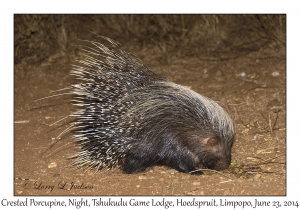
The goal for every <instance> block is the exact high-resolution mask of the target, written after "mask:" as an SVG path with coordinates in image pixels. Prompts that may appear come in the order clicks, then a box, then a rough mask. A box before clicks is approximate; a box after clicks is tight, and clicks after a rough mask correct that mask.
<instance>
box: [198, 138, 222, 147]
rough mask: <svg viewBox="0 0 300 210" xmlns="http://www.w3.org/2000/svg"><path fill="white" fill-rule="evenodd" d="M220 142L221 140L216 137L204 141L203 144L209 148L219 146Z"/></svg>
mask: <svg viewBox="0 0 300 210" xmlns="http://www.w3.org/2000/svg"><path fill="white" fill-rule="evenodd" d="M218 142H219V140H218V139H217V138H216V137H208V138H205V139H204V140H203V141H202V144H203V145H205V146H207V147H213V146H215V145H217V144H218Z"/></svg>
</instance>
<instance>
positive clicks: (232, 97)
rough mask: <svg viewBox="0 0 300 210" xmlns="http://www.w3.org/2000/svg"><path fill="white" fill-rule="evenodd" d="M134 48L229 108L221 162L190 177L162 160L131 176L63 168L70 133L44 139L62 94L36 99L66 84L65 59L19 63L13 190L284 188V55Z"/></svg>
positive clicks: (55, 128) (61, 107)
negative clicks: (227, 161) (222, 55)
mask: <svg viewBox="0 0 300 210" xmlns="http://www.w3.org/2000/svg"><path fill="white" fill-rule="evenodd" d="M133 53H134V52H133ZM136 55H137V56H138V57H141V58H142V59H143V60H144V61H146V62H147V63H148V64H151V66H152V68H153V69H154V70H155V71H156V72H157V73H158V74H160V75H164V76H165V77H167V78H168V79H170V80H171V81H173V82H176V83H179V84H182V85H185V86H188V87H190V88H191V89H193V90H195V91H196V92H198V93H200V94H202V95H204V96H207V97H210V98H212V99H213V100H215V101H217V102H218V103H219V104H220V105H221V106H222V107H224V108H225V109H226V110H227V111H228V112H229V113H230V115H231V116H232V118H233V119H234V122H235V125H236V137H235V141H234V145H233V149H232V162H231V166H230V167H229V169H228V170H225V171H222V174H219V173H213V172H208V171H204V175H202V176H193V175H190V174H184V173H180V172H178V171H176V170H173V169H171V168H168V167H164V166H155V167H153V168H151V169H149V170H148V171H146V172H144V173H138V174H132V175H128V174H124V173H123V172H122V171H120V170H119V169H113V170H108V171H101V172H99V173H96V174H95V173H94V172H93V171H88V172H85V171H82V170H79V169H73V168H69V167H66V166H68V163H69V160H68V159H67V158H68V157H70V156H71V155H72V154H74V153H75V152H76V148H75V146H74V145H73V144H71V143H70V142H71V136H70V135H69V136H67V137H66V138H64V139H63V140H62V141H61V142H58V143H55V144H54V146H53V147H51V148H50V145H51V143H53V141H54V140H55V138H56V137H57V136H58V135H59V134H60V133H61V132H62V131H63V130H65V129H66V128H67V122H68V120H66V119H63V120H62V121H60V122H59V123H56V124H55V125H51V124H52V123H54V122H56V121H58V120H60V119H62V118H63V117H66V116H67V115H68V114H69V113H70V112H71V111H72V110H73V107H72V105H71V103H70V102H69V99H70V97H69V96H67V95H66V96H62V97H55V98H51V99H46V100H42V101H36V100H37V99H39V98H43V97H46V96H49V95H51V94H53V93H52V91H54V90H58V89H61V88H64V87H68V86H69V85H70V84H72V83H73V82H74V81H73V78H72V77H71V76H70V75H69V71H70V69H71V65H70V63H68V62H61V63H58V62H55V61H52V60H48V61H45V62H43V64H42V65H39V66H36V65H28V64H25V63H23V64H17V65H15V70H14V71H15V72H14V122H15V124H14V164H15V165H14V176H15V178H23V179H24V178H26V179H30V180H18V179H16V180H15V185H14V194H15V195H286V60H285V58H284V57H285V56H283V57H282V56H278V57H277V56H272V57H269V56H264V52H255V53H252V54H249V55H247V56H243V57H239V58H237V59H231V60H224V61H206V60H200V59H198V58H194V57H190V58H180V57H173V58H172V59H169V60H168V63H163V64H162V62H159V55H156V56H146V55H145V54H143V53H140V54H136ZM274 186H276V187H274Z"/></svg>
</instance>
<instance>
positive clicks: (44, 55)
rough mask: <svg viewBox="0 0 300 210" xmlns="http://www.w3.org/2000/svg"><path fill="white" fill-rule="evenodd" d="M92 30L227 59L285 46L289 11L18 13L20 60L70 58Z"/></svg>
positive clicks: (158, 48) (177, 52) (133, 43)
mask: <svg viewBox="0 0 300 210" xmlns="http://www.w3.org/2000/svg"><path fill="white" fill-rule="evenodd" d="M88 31H93V32H95V33H97V34H101V35H104V36H107V37H110V38H113V39H115V40H117V41H119V42H121V43H122V44H125V47H126V48H135V49H134V51H135V52H138V51H142V50H147V53H154V54H156V53H159V54H161V55H162V56H165V57H166V59H168V56H178V57H179V56H197V57H199V59H203V60H224V59H225V60H226V59H232V58H236V57H238V56H242V55H246V54H249V53H251V52H255V51H258V50H261V49H262V48H266V47H267V48H271V49H274V50H278V49H277V48H278V46H285V43H286V15H284V14H280V15H171V14H169V15H150V14H148V15H15V42H14V43H15V63H19V62H21V61H26V62H28V63H36V62H41V61H43V60H45V59H49V58H51V56H52V57H53V56H54V55H55V54H59V55H60V56H62V57H64V56H65V57H66V58H69V55H70V54H71V55H73V54H75V50H76V49H77V46H76V43H78V39H94V38H93V34H92V33H88ZM126 43H127V44H128V46H127V45H126ZM58 57H59V56H58ZM52 59H53V58H52Z"/></svg>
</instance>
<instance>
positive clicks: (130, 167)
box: [122, 150, 155, 174]
mask: <svg viewBox="0 0 300 210" xmlns="http://www.w3.org/2000/svg"><path fill="white" fill-rule="evenodd" d="M147 154H148V153H144V152H143V151H142V150H139V151H138V152H135V153H131V154H130V155H128V156H127V157H126V158H125V161H124V163H123V164H122V168H123V170H124V171H125V172H126V173H127V174H133V173H138V172H142V171H145V170H146V169H147V168H148V167H150V166H152V165H153V164H154V163H155V160H153V158H149V157H151V155H147Z"/></svg>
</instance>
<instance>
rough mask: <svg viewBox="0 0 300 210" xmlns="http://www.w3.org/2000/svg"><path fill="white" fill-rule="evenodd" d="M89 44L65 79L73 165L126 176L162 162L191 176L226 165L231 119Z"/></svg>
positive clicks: (131, 61)
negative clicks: (69, 80)
mask: <svg viewBox="0 0 300 210" xmlns="http://www.w3.org/2000/svg"><path fill="white" fill-rule="evenodd" d="M104 39H106V40H107V41H109V43H110V45H109V46H108V45H103V44H101V43H98V42H92V41H88V42H87V46H86V47H85V48H84V49H83V51H84V52H85V59H84V60H81V61H79V62H78V64H77V65H74V68H73V70H72V72H71V74H73V75H75V76H76V78H77V79H79V81H80V83H78V84H76V85H73V86H72V87H73V90H72V93H73V94H75V99H74V101H73V103H74V105H76V106H78V107H80V109H79V110H78V111H77V112H75V113H73V114H72V115H73V116H75V117H76V120H75V123H74V126H75V127H74V130H73V132H74V138H75V141H76V143H77V145H79V146H80V152H79V153H78V154H77V155H76V156H75V157H74V158H75V162H74V165H76V166H77V167H85V168H94V169H96V170H101V169H102V168H112V167H121V168H122V169H123V170H124V171H125V172H126V173H135V172H139V171H143V170H145V169H146V168H147V167H150V166H153V165H155V164H163V165H167V166H170V167H173V168H175V169H177V170H179V171H183V172H189V171H192V170H195V169H196V168H197V167H198V166H201V165H202V166H203V167H207V168H212V169H216V170H222V169H225V168H227V167H228V165H229V163H230V160H231V146H232V142H233V137H234V126H233V122H232V120H231V119H230V117H229V116H228V114H227V113H226V112H225V111H224V110H223V109H222V108H221V107H220V106H219V105H218V104H217V103H215V102H214V101H212V100H210V99H208V98H206V97H204V96H201V95H200V94H198V93H196V92H194V91H192V90H190V89H188V88H186V87H184V86H181V85H177V84H175V83H172V82H169V81H165V80H163V79H161V78H160V77H158V76H157V75H156V74H155V73H154V72H153V71H152V70H151V69H150V68H149V67H148V66H147V65H146V64H145V63H144V62H142V61H141V60H139V59H138V58H136V57H135V56H133V55H131V54H129V53H127V52H125V51H123V50H122V49H121V48H120V46H119V44H118V43H116V42H114V41H113V40H111V39H109V38H104Z"/></svg>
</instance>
